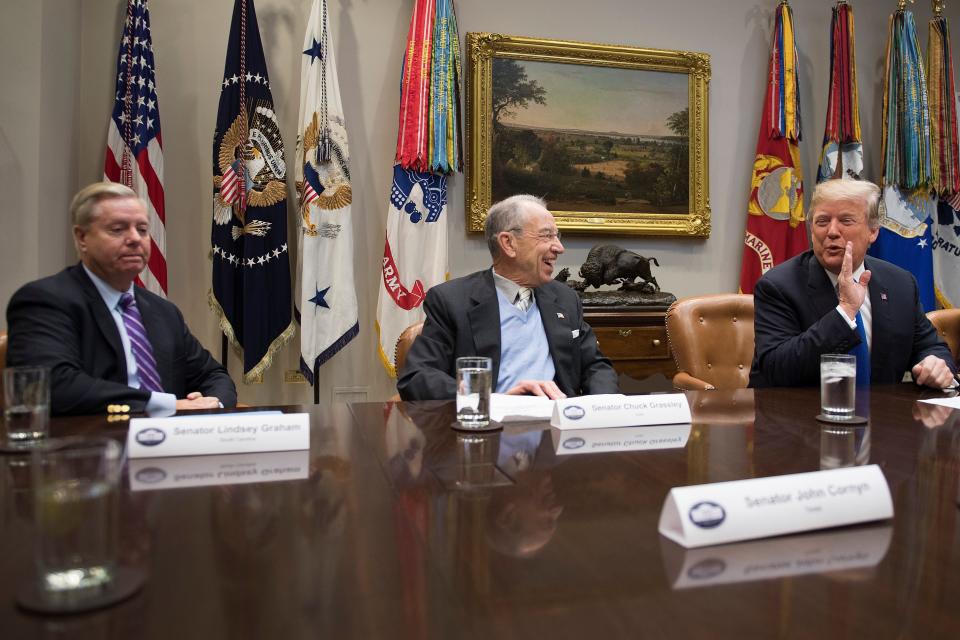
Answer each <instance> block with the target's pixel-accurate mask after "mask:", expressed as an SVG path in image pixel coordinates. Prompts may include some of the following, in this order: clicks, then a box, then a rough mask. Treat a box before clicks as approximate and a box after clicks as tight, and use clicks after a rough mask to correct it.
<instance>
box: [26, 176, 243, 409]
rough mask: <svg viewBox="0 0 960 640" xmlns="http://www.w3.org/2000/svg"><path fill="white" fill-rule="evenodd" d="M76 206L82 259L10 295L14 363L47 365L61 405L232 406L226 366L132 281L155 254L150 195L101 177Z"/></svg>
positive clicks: (176, 314)
mask: <svg viewBox="0 0 960 640" xmlns="http://www.w3.org/2000/svg"><path fill="white" fill-rule="evenodd" d="M70 211H71V215H72V217H73V223H74V226H73V236H74V244H75V245H76V248H77V252H78V253H79V255H80V264H78V265H75V266H72V267H68V268H67V269H64V270H63V271H61V272H60V273H58V274H56V275H54V276H50V277H48V278H43V279H41V280H37V281H35V282H31V283H28V284H26V285H24V286H23V287H21V288H20V290H19V291H17V292H16V293H15V294H14V295H13V297H12V298H11V299H10V304H9V305H8V307H7V325H8V328H9V346H8V351H7V364H8V365H9V366H21V365H43V366H47V367H50V371H51V388H50V395H51V404H52V411H53V413H54V414H84V413H99V412H102V411H108V412H126V411H132V412H142V411H149V412H151V413H154V412H157V413H171V412H172V411H173V410H184V409H206V408H216V407H219V406H225V407H230V406H233V405H235V404H236V400H237V392H236V387H235V386H234V384H233V381H232V380H231V379H230V376H229V374H228V373H227V372H226V370H225V369H224V368H223V367H222V366H221V365H220V364H219V363H218V362H217V361H216V360H214V359H213V358H212V357H211V356H210V353H209V352H207V350H206V349H204V348H203V346H201V345H200V343H199V342H198V341H197V339H196V338H194V337H193V335H192V334H191V333H190V331H189V330H188V329H187V326H186V324H185V323H184V321H183V316H182V315H181V314H180V311H179V310H178V309H177V308H176V306H174V305H173V304H172V303H170V302H168V301H167V300H164V299H163V298H161V297H159V296H156V295H154V294H152V293H150V292H149V291H147V290H145V289H142V288H140V287H135V286H134V284H133V282H134V279H135V278H136V277H137V274H139V273H140V272H141V271H142V270H143V269H144V268H145V267H146V266H147V263H148V261H149V259H150V242H151V240H150V234H149V225H150V223H149V218H148V216H147V211H146V207H145V206H144V204H143V202H142V201H141V200H140V199H139V198H137V196H136V194H135V193H134V192H133V191H132V190H130V189H129V188H127V187H125V186H123V185H121V184H117V183H112V182H101V183H96V184H93V185H90V186H88V187H86V188H85V189H82V190H81V191H80V192H79V193H78V194H77V195H76V196H75V197H74V199H73V203H72V204H71V206H70Z"/></svg>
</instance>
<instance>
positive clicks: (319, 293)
mask: <svg viewBox="0 0 960 640" xmlns="http://www.w3.org/2000/svg"><path fill="white" fill-rule="evenodd" d="M327 291H330V287H327V288H326V289H324V290H323V291H320V289H319V288H317V295H315V296H313V297H312V298H310V302H312V303H313V304H315V305H317V306H318V307H323V308H324V309H329V308H330V305H328V304H327V301H326V300H324V299H323V297H324V296H325V295H327Z"/></svg>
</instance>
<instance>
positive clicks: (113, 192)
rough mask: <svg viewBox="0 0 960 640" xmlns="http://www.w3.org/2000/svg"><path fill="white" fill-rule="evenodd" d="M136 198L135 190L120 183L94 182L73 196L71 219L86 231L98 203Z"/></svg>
mask: <svg viewBox="0 0 960 640" xmlns="http://www.w3.org/2000/svg"><path fill="white" fill-rule="evenodd" d="M136 197H137V194H136V192H134V190H133V189H131V188H130V187H128V186H126V185H123V184H120V183H119V182H94V183H93V184H91V185H89V186H86V187H84V188H83V189H80V191H79V192H77V195H75V196H73V201H72V202H71V203H70V217H71V218H72V219H73V224H75V225H76V226H78V227H81V228H84V229H85V228H87V227H88V226H90V223H91V222H92V221H93V210H94V208H95V207H96V206H97V203H99V202H102V201H103V200H111V199H113V198H136Z"/></svg>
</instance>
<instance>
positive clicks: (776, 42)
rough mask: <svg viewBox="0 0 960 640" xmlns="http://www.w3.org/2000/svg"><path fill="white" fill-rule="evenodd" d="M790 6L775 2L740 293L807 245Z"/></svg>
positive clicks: (798, 97)
mask: <svg viewBox="0 0 960 640" xmlns="http://www.w3.org/2000/svg"><path fill="white" fill-rule="evenodd" d="M799 84H800V83H799V75H798V73H797V48H796V45H795V43H794V35H793V11H792V10H791V9H790V6H789V5H788V4H787V3H786V2H783V3H781V4H780V5H779V6H778V7H777V13H776V21H775V24H774V30H773V45H772V47H771V52H770V65H769V67H768V71H767V93H766V96H765V97H764V100H763V114H762V115H761V118H760V135H759V139H758V140H757V153H756V157H755V159H754V161H753V174H752V176H751V179H750V200H749V202H748V203H747V229H746V232H745V234H744V248H743V262H742V264H741V269H740V291H741V293H753V287H754V285H755V284H756V283H757V280H759V279H760V277H761V276H762V275H763V274H764V273H766V272H767V271H769V270H770V269H771V268H773V266H774V265H778V264H780V263H781V262H783V261H784V260H787V259H788V258H791V257H793V256H795V255H796V254H798V253H801V252H802V251H805V250H806V248H807V230H806V229H805V228H804V226H803V221H804V217H803V170H802V167H801V166H800V92H799Z"/></svg>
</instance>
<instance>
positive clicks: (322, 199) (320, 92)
mask: <svg viewBox="0 0 960 640" xmlns="http://www.w3.org/2000/svg"><path fill="white" fill-rule="evenodd" d="M299 123H300V130H299V134H298V138H297V167H296V178H297V195H298V196H299V211H300V215H299V220H300V236H299V238H300V251H299V261H300V268H299V269H298V270H297V273H298V274H299V287H298V291H299V298H298V300H299V302H298V304H299V310H300V370H301V371H302V372H303V375H304V376H305V377H306V378H307V380H308V381H309V382H310V384H315V383H316V381H315V380H314V379H313V372H314V368H315V367H317V366H319V365H322V364H323V363H324V362H326V361H327V360H329V359H330V358H332V357H333V356H334V355H335V354H336V353H337V352H338V351H340V349H342V348H343V347H345V346H346V345H347V343H348V342H350V341H351V340H353V338H355V337H356V336H357V334H358V333H359V332H360V324H359V322H358V319H357V293H356V285H355V283H354V279H353V222H352V221H351V219H350V204H351V202H352V201H353V191H352V190H351V187H350V149H349V147H348V145H347V129H346V123H345V121H344V117H343V103H342V102H341V100H340V83H339V81H338V79H337V65H336V60H335V58H334V53H333V39H332V36H331V33H330V20H329V17H328V14H327V0H313V8H312V9H311V10H310V18H309V20H308V21H307V30H306V35H305V36H304V41H303V57H302V58H301V59H300V118H299Z"/></svg>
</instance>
